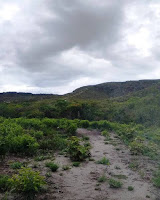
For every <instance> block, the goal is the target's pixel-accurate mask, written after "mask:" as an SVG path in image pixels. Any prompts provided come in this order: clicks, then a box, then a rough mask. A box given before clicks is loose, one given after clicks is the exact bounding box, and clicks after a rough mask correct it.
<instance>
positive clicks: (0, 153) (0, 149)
mask: <svg viewBox="0 0 160 200" xmlns="http://www.w3.org/2000/svg"><path fill="white" fill-rule="evenodd" d="M8 151H9V148H8V145H7V143H6V141H5V138H4V137H2V136H0V160H2V161H3V160H4V158H5V155H6V153H7V152H8Z"/></svg>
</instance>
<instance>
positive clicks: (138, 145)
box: [129, 137, 149, 155]
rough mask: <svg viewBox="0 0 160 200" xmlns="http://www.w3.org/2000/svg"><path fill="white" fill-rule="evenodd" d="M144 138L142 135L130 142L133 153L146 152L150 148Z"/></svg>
mask: <svg viewBox="0 0 160 200" xmlns="http://www.w3.org/2000/svg"><path fill="white" fill-rule="evenodd" d="M143 140H144V139H143V138H141V137H136V138H135V139H134V141H133V142H131V143H130V144H129V147H130V151H131V152H132V153H133V154H135V155H138V154H144V153H145V152H146V151H148V150H149V148H148V147H147V146H146V145H145V144H144V142H143Z"/></svg>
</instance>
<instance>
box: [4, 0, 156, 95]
mask: <svg viewBox="0 0 160 200" xmlns="http://www.w3.org/2000/svg"><path fill="white" fill-rule="evenodd" d="M159 8H160V2H159V1H157V0H155V1H149V2H148V1H147V0H142V1H139V0H135V1H130V0H115V1H106V0H101V1H98V0H86V1H81V0H70V1H64V0H54V1H53V0H42V1H39V0H35V1H32V0H23V1H19V0H15V1H14V2H13V1H12V0H6V1H0V43H1V49H0V84H1V89H0V91H1V92H2V91H26V92H34V93H39V92H41V93H60V94H62V93H66V92H70V91H72V90H74V89H76V88H77V87H81V86H84V85H90V84H97V83H101V82H108V81H125V80H132V79H134V80H137V79H141V78H142V79H144V78H147V79H149V78H159V77H158V76H159V74H158V73H159V64H160V62H159V58H160V57H159V47H160V41H159V38H160V12H159Z"/></svg>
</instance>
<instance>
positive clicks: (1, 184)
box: [0, 175, 9, 192]
mask: <svg viewBox="0 0 160 200" xmlns="http://www.w3.org/2000/svg"><path fill="white" fill-rule="evenodd" d="M8 180H9V176H7V175H0V191H1V192H5V191H6V190H7V189H8V187H9V181H8Z"/></svg>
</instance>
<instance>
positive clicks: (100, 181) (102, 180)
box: [98, 175, 107, 183]
mask: <svg viewBox="0 0 160 200" xmlns="http://www.w3.org/2000/svg"><path fill="white" fill-rule="evenodd" d="M105 181H107V178H106V176H105V175H103V176H101V177H99V178H98V182H99V183H103V182H105Z"/></svg>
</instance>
